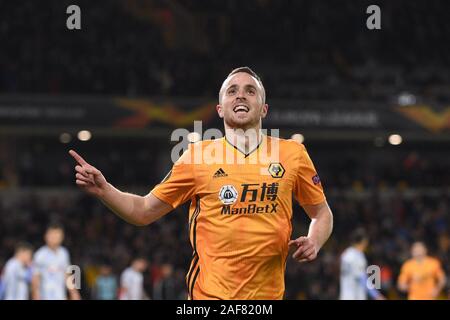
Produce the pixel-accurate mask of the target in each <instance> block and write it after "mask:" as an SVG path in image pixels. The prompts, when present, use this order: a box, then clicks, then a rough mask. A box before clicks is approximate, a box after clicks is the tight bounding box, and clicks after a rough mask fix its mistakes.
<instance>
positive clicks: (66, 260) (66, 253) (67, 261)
mask: <svg viewBox="0 0 450 320" xmlns="http://www.w3.org/2000/svg"><path fill="white" fill-rule="evenodd" d="M63 252H64V264H65V267H66V268H67V267H68V266H70V255H69V251H68V250H67V249H66V248H63Z"/></svg>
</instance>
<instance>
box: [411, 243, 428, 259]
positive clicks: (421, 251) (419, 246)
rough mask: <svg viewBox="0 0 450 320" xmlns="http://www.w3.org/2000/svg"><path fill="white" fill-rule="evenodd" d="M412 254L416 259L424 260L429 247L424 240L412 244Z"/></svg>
mask: <svg viewBox="0 0 450 320" xmlns="http://www.w3.org/2000/svg"><path fill="white" fill-rule="evenodd" d="M411 256H412V257H413V258H414V259H416V260H422V259H423V258H425V257H426V256H427V247H426V246H425V243H423V242H422V241H416V242H414V243H413V244H412V246H411Z"/></svg>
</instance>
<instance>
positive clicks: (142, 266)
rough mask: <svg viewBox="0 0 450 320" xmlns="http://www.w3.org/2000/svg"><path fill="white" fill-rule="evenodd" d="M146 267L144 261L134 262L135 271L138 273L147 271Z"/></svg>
mask: <svg viewBox="0 0 450 320" xmlns="http://www.w3.org/2000/svg"><path fill="white" fill-rule="evenodd" d="M147 267H148V263H147V261H146V260H144V259H139V260H137V261H136V269H137V270H138V271H139V272H144V271H145V270H146V269H147Z"/></svg>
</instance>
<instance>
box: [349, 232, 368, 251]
mask: <svg viewBox="0 0 450 320" xmlns="http://www.w3.org/2000/svg"><path fill="white" fill-rule="evenodd" d="M351 244H352V246H354V247H356V248H357V249H359V250H361V251H365V250H366V248H367V246H368V245H369V236H368V234H367V232H366V230H364V229H363V228H357V229H355V231H353V233H352V235H351Z"/></svg>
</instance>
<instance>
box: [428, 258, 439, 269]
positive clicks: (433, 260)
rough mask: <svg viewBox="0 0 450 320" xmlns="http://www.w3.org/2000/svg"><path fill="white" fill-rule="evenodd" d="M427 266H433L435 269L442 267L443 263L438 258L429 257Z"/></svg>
mask: <svg viewBox="0 0 450 320" xmlns="http://www.w3.org/2000/svg"><path fill="white" fill-rule="evenodd" d="M427 264H429V265H431V266H433V267H440V265H441V262H440V261H439V260H438V259H437V258H434V257H428V258H427Z"/></svg>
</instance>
